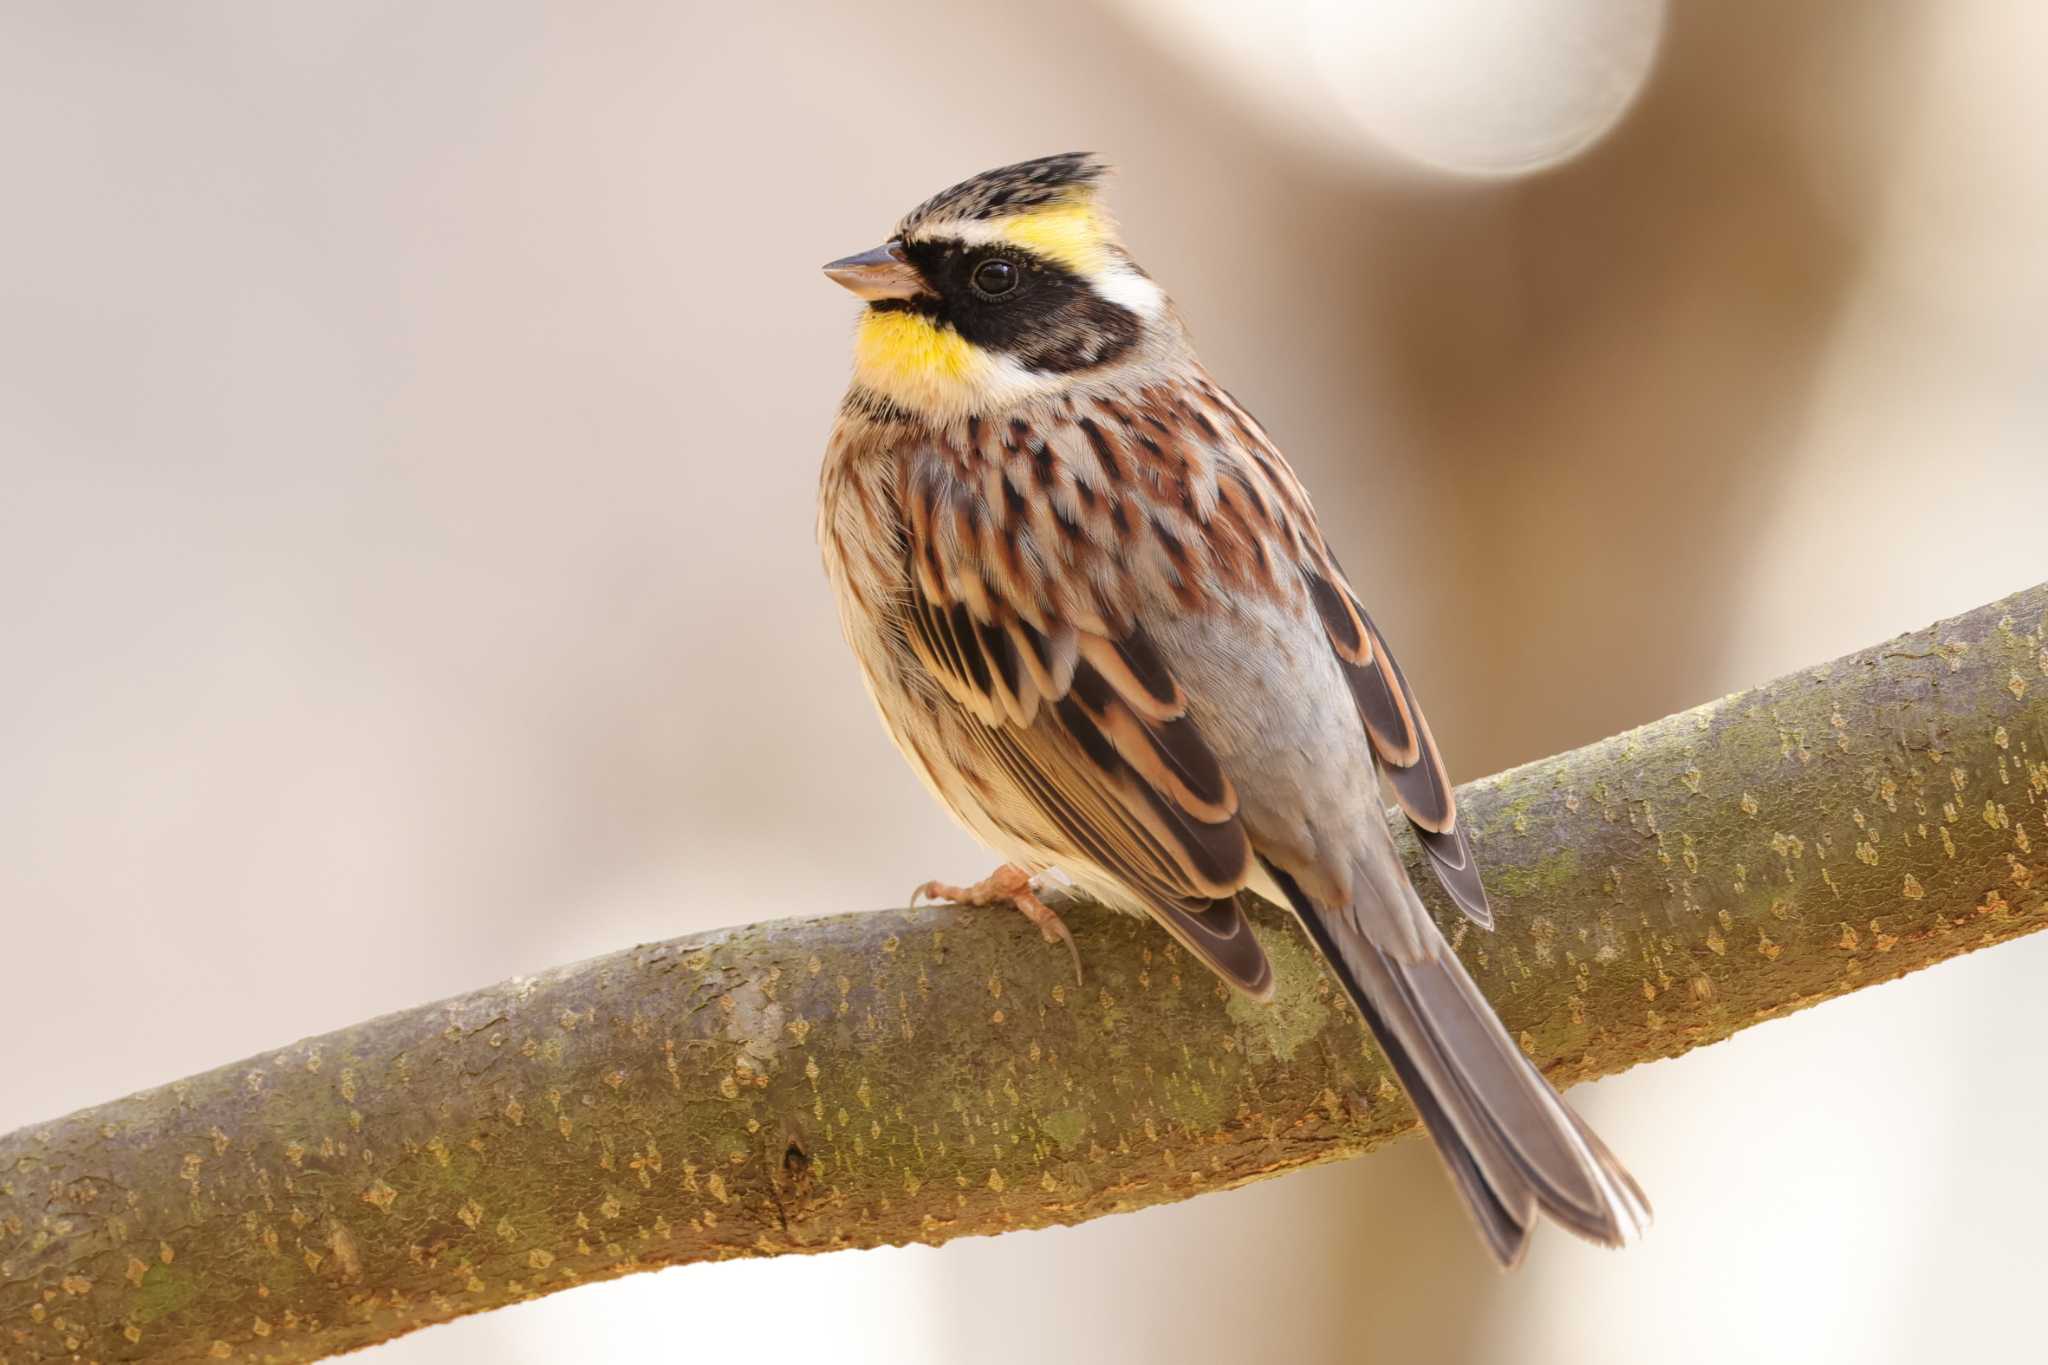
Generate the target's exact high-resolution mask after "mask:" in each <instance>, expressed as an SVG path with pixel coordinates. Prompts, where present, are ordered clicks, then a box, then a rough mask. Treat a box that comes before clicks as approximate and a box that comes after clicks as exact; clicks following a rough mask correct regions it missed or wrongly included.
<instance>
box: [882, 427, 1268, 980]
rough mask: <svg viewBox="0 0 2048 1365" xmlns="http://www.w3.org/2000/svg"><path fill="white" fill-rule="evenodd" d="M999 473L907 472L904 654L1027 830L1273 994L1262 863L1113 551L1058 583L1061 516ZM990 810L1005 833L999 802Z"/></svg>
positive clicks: (931, 461) (1215, 965)
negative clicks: (1252, 880)
mask: <svg viewBox="0 0 2048 1365" xmlns="http://www.w3.org/2000/svg"><path fill="white" fill-rule="evenodd" d="M990 467H991V468H992V469H993V470H994V473H993V475H992V476H991V477H990V478H989V479H986V480H984V479H968V478H962V477H961V476H960V475H961V470H960V469H959V467H958V466H957V465H956V464H954V463H953V462H951V461H949V460H948V459H947V458H946V457H945V455H944V453H943V452H937V451H934V452H930V453H927V454H925V455H923V456H920V457H917V458H913V459H911V460H909V461H907V462H906V466H905V473H904V476H903V479H902V481H901V484H900V497H901V499H902V504H903V505H902V508H901V513H902V516H901V519H900V525H901V526H902V528H903V535H904V546H903V549H904V553H905V555H906V556H907V559H908V565H909V575H908V577H909V591H908V593H907V594H906V597H907V600H906V601H905V603H904V604H903V610H902V622H903V633H904V638H905V642H906V643H907V644H908V645H909V646H910V649H911V651H912V652H913V653H914V655H915V656H916V658H917V660H918V662H919V663H920V664H922V665H923V667H924V668H925V670H926V671H927V672H928V673H929V674H930V675H931V677H932V679H933V680H935V681H936V682H937V684H938V685H939V686H940V687H941V688H942V689H943V690H944V691H945V693H946V695H948V696H949V697H951V698H952V699H953V700H954V701H955V702H957V703H959V705H961V706H962V707H964V708H965V709H966V710H968V711H969V712H971V713H972V714H973V715H974V717H976V719H978V720H979V721H980V724H979V725H978V726H975V727H971V728H972V732H973V742H974V743H975V744H976V745H977V746H978V747H979V749H980V751H981V754H980V757H981V758H982V759H983V760H984V761H985V763H986V764H987V769H988V771H990V772H992V773H1001V774H1002V775H1003V776H1005V777H1006V778H1007V779H1008V781H1007V782H1006V783H1004V784H1003V785H1004V787H1005V788H1006V789H1007V790H1008V791H1010V792H1013V793H1014V794H1015V795H1016V797H1017V798H1018V799H1020V800H1022V801H1024V802H1026V803H1027V804H1028V806H1029V810H1028V812H1024V813H1023V814H1026V815H1028V816H1030V817H1033V818H1030V819H1029V820H1028V821H1027V822H1020V823H1028V826H1029V828H1028V829H1019V830H1018V831H1017V832H1018V833H1019V834H1020V835H1022V836H1023V837H1025V838H1027V839H1032V840H1034V841H1036V840H1042V838H1043V833H1042V830H1043V827H1045V826H1050V827H1051V828H1052V829H1054V830H1057V831H1058V833H1059V835H1060V836H1061V837H1062V838H1063V839H1064V840H1065V841H1066V842H1067V843H1068V845H1069V846H1070V851H1071V853H1072V854H1073V855H1075V856H1076V857H1077V858H1079V859H1083V860H1085V861H1086V862H1088V863H1090V864H1093V865H1094V866H1096V867H1098V868H1100V869H1101V870H1103V871H1104V872H1106V873H1108V874H1110V875H1112V876H1113V877H1115V878H1116V880H1117V881H1118V882H1120V883H1121V884H1122V885H1123V886H1125V887H1126V888H1128V889H1129V890H1130V891H1131V892H1132V893H1134V894H1135V895H1136V896H1138V897H1139V898H1140V899H1141V900H1142V901H1143V903H1144V904H1145V906H1146V907H1147V908H1148V909H1149V910H1151V911H1152V913H1153V914H1154V915H1155V916H1156V917H1157V918H1158V919H1159V920H1160V921H1161V922H1162V923H1163V924H1164V925H1165V926H1166V928H1167V929H1168V930H1169V931H1170V932H1172V933H1173V935H1174V936H1175V937H1176V938H1177V939H1179V940H1180V942H1181V943H1182V944H1183V945H1185V946H1186V947H1187V948H1188V950H1189V951H1190V952H1192V953H1194V954H1195V956H1196V957H1198V958H1199V959H1201V960H1202V961H1203V962H1205V963H1206V964H1208V965H1209V966H1210V967H1211V968H1212V969H1213V970H1215V971H1216V972H1217V973H1219V974H1220V975H1221V976H1223V977H1224V979H1225V980H1227V981H1229V982H1231V983H1232V984H1233V985H1235V986H1237V987H1239V988H1240V989H1242V990H1244V991H1246V992H1248V993H1250V994H1252V995H1254V996H1258V997H1264V996H1266V995H1268V994H1270V992H1271V990H1272V986H1273V975H1272V969H1271V966H1270V964H1269V963H1268V962H1267V960H1266V955H1265V952H1264V950H1263V949H1261V948H1260V947H1259V943H1258V940H1257V939H1256V938H1255V937H1254V936H1253V935H1252V932H1251V929H1250V927H1249V925H1248V924H1247V922H1246V921H1245V918H1244V916H1243V914H1242V913H1241V911H1240V910H1239V908H1238V906H1237V902H1236V899H1235V898H1236V893H1237V891H1238V890H1239V889H1240V888H1241V887H1243V886H1244V884H1245V881H1246V878H1247V876H1248V875H1249V874H1250V872H1251V867H1252V861H1251V845H1250V842H1249V840H1248V838H1247V837H1246V834H1245V830H1244V826H1243V825H1242V823H1241V822H1240V821H1239V820H1238V816H1237V793H1236V791H1235V789H1234V788H1233V787H1232V786H1231V784H1230V780H1229V778H1228V777H1226V776H1225V775H1224V773H1223V770H1222V767H1221V765H1220V764H1219V763H1218V762H1217V760H1216V755H1215V753H1214V752H1213V751H1212V750H1211V748H1210V746H1209V744H1208V742H1207V741H1206V740H1205V739H1204V738H1203V736H1202V734H1201V732H1200V730H1199V729H1198V728H1197V727H1196V725H1195V722H1194V721H1193V720H1192V719H1191V718H1190V717H1189V715H1188V703H1187V697H1186V695H1185V694H1184V692H1183V691H1182V689H1181V686H1180V684H1179V682H1177V681H1176V680H1175V678H1174V677H1173V675H1172V673H1171V672H1169V671H1168V669H1167V667H1166V665H1165V663H1164V662H1163V661H1162V659H1161V657H1160V653H1159V650H1158V649H1157V648H1156V647H1155V645H1154V643H1153V641H1152V639H1151V637H1150V636H1149V635H1148V634H1147V633H1146V632H1145V630H1144V629H1143V628H1142V627H1141V626H1140V625H1138V624H1137V622H1136V619H1135V617H1134V616H1133V615H1132V613H1131V612H1130V611H1129V610H1128V590H1129V584H1128V583H1127V582H1124V581H1121V579H1120V577H1119V575H1120V572H1121V571H1120V569H1119V567H1118V566H1117V565H1116V564H1115V563H1113V562H1108V561H1109V560H1112V559H1113V557H1104V562H1099V563H1098V562H1091V563H1090V564H1089V565H1088V566H1087V568H1088V570H1089V572H1087V573H1082V572H1076V571H1075V570H1076V569H1077V567H1078V566H1077V565H1076V564H1075V563H1074V562H1072V561H1071V559H1070V562H1068V563H1067V564H1066V565H1065V566H1064V567H1065V569H1066V570H1067V572H1061V573H1051V572H1047V570H1048V569H1049V568H1051V567H1052V566H1051V565H1050V564H1049V563H1048V562H1047V559H1046V556H1047V555H1050V554H1056V553H1061V551H1059V550H1057V549H1055V545H1056V544H1057V543H1058V541H1059V535H1058V532H1057V531H1056V530H1051V531H1048V529H1047V528H1045V527H1043V526H1041V527H1038V528H1036V529H1037V532H1038V534H1036V535H1035V536H1034V534H1033V527H1032V526H1031V524H1030V523H1031V521H1032V519H1033V516H1034V515H1037V516H1041V517H1042V516H1046V515H1052V514H1053V513H1052V512H1051V511H1049V510H1048V509H1049V508H1051V506H1052V504H1051V503H1050V502H1049V501H1047V502H1042V503H1040V504H1039V505H1038V507H1037V509H1036V513H1035V514H1034V512H1033V511H1032V510H1031V508H1030V507H1029V505H1028V504H1027V501H1026V499H1025V498H1024V496H1023V494H1022V491H1021V490H1020V489H1018V488H1017V487H1016V486H1015V485H1014V483H1013V482H1012V481H1011V480H1010V478H1009V477H1008V476H1007V475H1006V474H1005V473H1004V471H1003V469H1002V468H1001V467H1000V466H999V465H991V466H990ZM1025 477H1028V474H1027V475H1025ZM991 484H994V485H997V486H995V487H991ZM1077 544H1078V542H1077ZM1072 548H1073V547H1069V549H1072ZM989 815H990V817H991V818H992V819H995V820H997V821H998V822H1001V821H1003V819H1004V811H1003V809H1002V807H1001V803H996V804H994V805H992V807H991V808H990V810H989Z"/></svg>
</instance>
